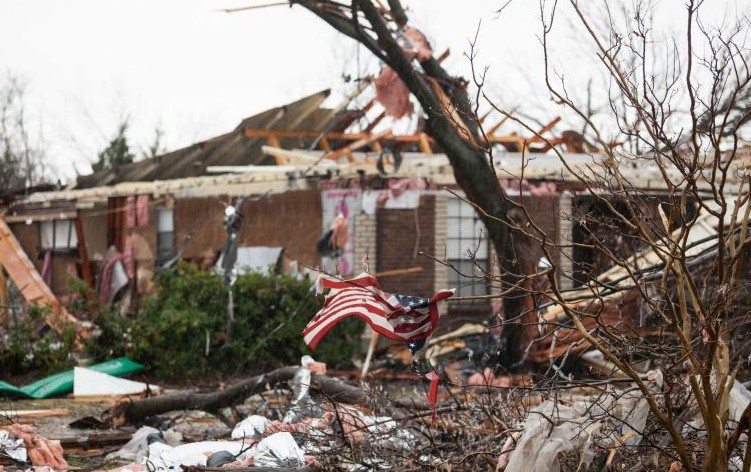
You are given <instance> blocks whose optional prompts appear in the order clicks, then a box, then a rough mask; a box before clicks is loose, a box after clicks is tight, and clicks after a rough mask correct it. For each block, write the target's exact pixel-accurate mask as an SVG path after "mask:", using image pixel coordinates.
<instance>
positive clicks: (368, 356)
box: [360, 252, 379, 379]
mask: <svg viewBox="0 0 751 472" xmlns="http://www.w3.org/2000/svg"><path fill="white" fill-rule="evenodd" d="M362 269H363V272H365V273H366V274H369V273H370V266H369V264H368V253H367V252H366V253H365V255H364V256H363V258H362ZM371 329H372V328H371ZM378 336H379V335H378V331H376V330H374V329H373V333H372V334H371V335H370V344H368V353H367V354H366V355H365V362H363V364H362V371H361V372H360V378H361V379H364V378H365V376H366V375H368V369H370V361H371V359H372V358H373V352H375V348H376V346H377V345H378Z"/></svg>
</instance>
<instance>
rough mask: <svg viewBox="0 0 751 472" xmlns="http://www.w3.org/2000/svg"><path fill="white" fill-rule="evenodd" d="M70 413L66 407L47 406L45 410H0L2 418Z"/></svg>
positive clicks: (42, 416)
mask: <svg viewBox="0 0 751 472" xmlns="http://www.w3.org/2000/svg"><path fill="white" fill-rule="evenodd" d="M68 414H70V410H68V409H67V408H49V409H46V410H0V417H2V418H14V419H15V418H51V417H53V416H66V415H68Z"/></svg>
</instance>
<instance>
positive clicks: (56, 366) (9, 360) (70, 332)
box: [0, 306, 76, 376]
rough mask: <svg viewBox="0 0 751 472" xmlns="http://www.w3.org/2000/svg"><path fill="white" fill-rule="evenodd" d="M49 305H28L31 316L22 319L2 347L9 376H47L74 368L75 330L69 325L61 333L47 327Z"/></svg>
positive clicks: (2, 359)
mask: <svg viewBox="0 0 751 472" xmlns="http://www.w3.org/2000/svg"><path fill="white" fill-rule="evenodd" d="M48 312H49V307H36V306H32V307H30V308H29V316H28V318H26V319H23V320H19V322H18V323H17V324H16V325H15V326H14V328H13V329H12V330H10V332H9V333H8V337H7V339H6V340H5V343H4V344H3V345H2V346H0V364H1V365H2V366H3V374H4V375H8V376H16V375H27V374H34V375H38V376H45V375H49V374H53V373H57V372H60V371H63V370H67V369H70V368H71V365H72V362H71V353H72V352H73V350H74V347H75V339H76V330H75V326H74V325H72V324H71V325H68V326H66V327H65V328H64V329H63V332H62V333H60V334H58V333H56V332H54V331H53V330H51V329H50V328H49V327H47V326H46V324H45V322H44V316H45V315H46V314H47V313H48Z"/></svg>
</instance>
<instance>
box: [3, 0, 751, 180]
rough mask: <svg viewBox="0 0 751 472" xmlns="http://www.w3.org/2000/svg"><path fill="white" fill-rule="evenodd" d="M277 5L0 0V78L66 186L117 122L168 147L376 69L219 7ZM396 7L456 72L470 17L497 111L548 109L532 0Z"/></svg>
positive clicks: (342, 50)
mask: <svg viewBox="0 0 751 472" xmlns="http://www.w3.org/2000/svg"><path fill="white" fill-rule="evenodd" d="M277 1H278V0H243V1H241V0H66V1H60V0H2V1H0V44H2V45H3V47H1V48H0V72H2V70H1V68H4V69H7V72H10V73H12V74H14V75H16V76H19V77H20V78H22V79H23V80H24V81H25V83H26V86H27V90H26V104H27V107H26V108H27V113H28V115H29V120H30V121H31V122H32V123H34V124H37V125H39V126H40V127H41V135H42V136H43V139H44V142H45V148H46V150H47V156H48V160H49V161H50V164H51V167H52V168H53V171H54V172H55V175H57V176H60V177H61V178H62V179H63V180H71V179H73V178H74V177H75V174H76V172H79V173H82V174H86V173H89V172H90V171H91V168H90V163H91V162H93V161H94V160H95V159H96V154H97V152H98V151H100V150H101V149H102V148H104V146H106V144H107V143H108V141H109V139H110V138H111V137H112V136H113V135H114V133H115V132H116V129H117V126H118V124H119V123H120V122H121V121H122V118H123V117H124V116H129V117H130V124H131V128H130V132H129V139H130V143H131V147H133V148H135V150H136V151H137V153H138V154H139V155H140V154H142V150H144V149H145V148H146V147H147V146H148V145H149V144H150V142H151V141H152V139H153V136H154V130H155V129H156V127H160V128H161V129H162V130H163V131H164V133H165V135H164V138H163V143H164V144H165V145H166V147H167V148H168V149H176V148H179V147H183V146H187V145H189V144H192V143H194V142H196V141H199V140H202V139H205V138H209V137H212V136H216V135H218V134H221V133H225V132H228V131H230V130H231V129H233V128H234V127H235V126H236V125H237V124H238V123H239V122H240V120H242V119H243V118H244V117H247V116H251V115H253V114H255V113H258V112H261V111H263V110H265V109H268V108H271V107H274V106H277V105H282V104H284V103H288V102H290V101H293V100H296V99H298V98H300V97H302V96H304V95H306V94H310V93H313V92H315V91H318V90H321V89H324V88H332V89H333V90H334V92H335V93H341V92H343V91H345V90H346V87H347V86H346V85H344V84H343V82H342V80H341V75H342V73H343V72H347V73H349V74H353V75H354V74H356V73H357V67H358V64H359V66H360V68H361V69H363V70H364V72H366V73H372V72H375V71H376V70H377V68H378V64H377V62H376V60H375V59H374V58H372V56H370V53H369V52H368V51H367V50H365V49H364V48H360V50H359V53H360V54H359V56H360V60H359V62H358V59H357V58H358V48H357V47H356V46H355V44H354V42H353V41H352V40H350V39H349V38H346V37H344V36H341V35H338V34H337V33H335V32H334V30H333V29H332V28H331V27H329V26H328V25H327V24H325V23H324V22H323V21H322V20H320V19H318V18H317V17H315V16H314V15H313V14H312V13H310V12H308V11H307V10H304V9H303V8H301V7H297V6H295V7H292V8H290V7H288V6H276V7H271V8H264V9H257V10H251V11H244V12H238V13H233V14H227V13H224V12H222V11H220V10H221V9H223V8H233V7H242V6H248V5H259V4H264V3H272V2H273V3H276V2H277ZM710 1H712V2H718V1H719V0H710ZM743 1H748V0H743ZM403 3H404V4H405V5H406V6H408V7H409V8H410V10H411V11H410V12H409V15H410V19H411V25H412V26H415V27H417V28H419V29H421V30H422V31H423V32H424V33H425V34H426V36H427V37H428V38H429V39H430V41H431V43H432V46H433V49H434V51H435V52H437V53H439V52H442V51H443V50H444V49H445V48H450V49H451V56H450V58H449V59H448V60H447V61H446V62H445V63H444V65H445V66H446V68H447V69H448V70H449V72H451V73H454V74H457V75H463V76H464V77H467V78H469V75H470V72H469V65H468V60H467V58H466V57H464V54H463V53H465V52H466V51H468V48H469V46H468V43H469V39H470V38H472V37H474V35H475V31H476V29H477V26H478V23H480V22H481V24H482V26H481V29H480V35H479V38H478V44H479V55H478V57H477V63H478V64H479V65H480V66H489V67H490V70H489V75H488V80H487V83H488V88H487V89H488V90H489V91H490V92H491V93H492V94H493V95H494V96H497V97H498V99H499V100H500V101H501V102H502V103H504V104H506V105H513V104H515V103H520V102H525V103H532V102H534V103H537V104H541V105H538V110H537V111H538V113H536V114H537V116H538V117H540V116H549V117H550V118H552V117H553V116H555V115H556V114H557V113H559V111H558V110H556V109H555V107H554V105H553V104H552V103H550V102H549V101H548V99H547V94H546V93H544V92H542V91H541V90H542V89H541V88H540V87H539V84H540V82H539V81H540V79H541V64H542V59H541V52H540V46H539V42H538V40H537V39H536V38H537V36H539V32H540V23H539V20H538V18H537V17H538V6H537V5H538V2H537V1H536V0H513V1H512V2H511V3H510V5H509V6H508V7H507V8H506V9H504V11H503V13H502V14H501V15H498V14H497V13H496V10H497V9H498V8H500V7H501V6H502V5H503V4H505V3H506V0H462V1H458V0H403ZM657 3H661V2H657ZM668 3H674V4H675V5H674V6H675V7H676V8H678V9H679V10H681V11H682V10H683V2H679V1H677V0H669V2H668ZM720 3H724V2H720ZM562 26H563V28H561V29H563V30H565V26H566V25H565V24H564V25H562ZM569 39H571V36H570V35H569ZM578 73H579V74H580V79H581V78H582V77H586V75H587V74H586V71H582V70H579V71H578ZM541 95H542V96H541ZM548 106H550V109H549V110H547V107H548ZM543 108H545V110H543ZM540 111H541V113H540Z"/></svg>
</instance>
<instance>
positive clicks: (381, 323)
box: [303, 274, 454, 349]
mask: <svg viewBox="0 0 751 472" xmlns="http://www.w3.org/2000/svg"><path fill="white" fill-rule="evenodd" d="M318 289H319V291H322V290H326V289H328V290H329V293H328V295H327V296H326V301H325V302H324V305H323V308H321V309H320V310H319V311H318V313H316V314H315V316H313V318H311V320H310V322H309V323H308V325H307V326H306V327H305V329H304V330H303V338H304V339H305V342H306V344H308V346H309V347H310V348H311V349H315V347H316V346H317V345H318V342H319V341H320V340H321V339H322V338H323V336H325V335H326V333H327V332H328V331H329V330H330V329H331V328H333V327H334V326H335V325H336V324H337V323H339V322H340V321H341V320H343V319H344V318H347V317H351V316H354V317H358V318H360V319H362V320H363V321H365V322H366V323H368V325H370V327H371V328H373V329H374V330H375V331H376V332H378V333H380V334H382V335H383V336H385V337H387V338H389V339H393V340H395V341H402V342H411V341H417V340H420V339H425V338H427V337H428V336H430V333H432V332H433V330H434V329H435V328H436V326H437V325H438V318H439V313H438V306H437V304H438V302H440V301H442V300H445V299H446V298H448V297H450V296H451V295H453V294H454V291H453V290H442V291H440V292H438V293H436V294H435V295H433V297H431V298H430V299H429V300H427V303H426V299H421V298H418V297H407V296H404V297H403V296H399V297H397V296H396V295H392V294H387V293H385V292H383V290H382V289H381V286H380V285H379V284H378V280H377V279H376V278H375V277H373V276H372V275H368V274H361V275H360V276H358V277H355V278H353V279H349V280H339V279H334V278H331V277H325V276H322V277H321V278H319V281H318ZM400 299H401V300H402V301H404V303H407V304H411V306H409V305H408V306H403V305H401V304H400V303H399V300H400Z"/></svg>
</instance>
